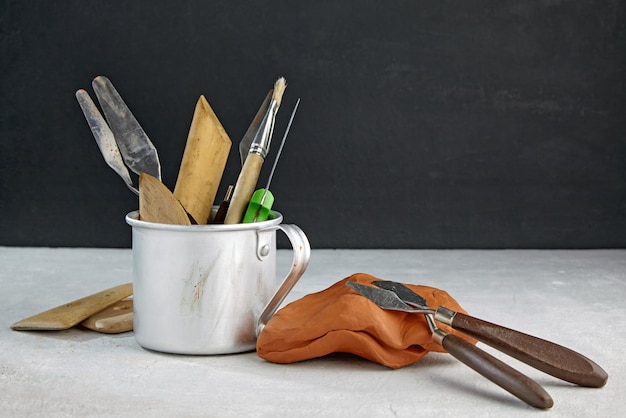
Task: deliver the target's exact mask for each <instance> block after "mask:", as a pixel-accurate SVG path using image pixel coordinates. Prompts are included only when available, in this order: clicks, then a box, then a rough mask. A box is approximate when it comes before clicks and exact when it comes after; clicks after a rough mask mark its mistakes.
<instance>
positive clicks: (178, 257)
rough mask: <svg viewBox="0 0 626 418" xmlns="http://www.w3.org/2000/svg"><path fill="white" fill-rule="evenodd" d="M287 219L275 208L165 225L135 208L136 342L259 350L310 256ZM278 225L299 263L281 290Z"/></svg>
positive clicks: (166, 347)
mask: <svg viewBox="0 0 626 418" xmlns="http://www.w3.org/2000/svg"><path fill="white" fill-rule="evenodd" d="M215 209H216V208H214V210H215ZM282 220H283V217H282V215H281V214H280V213H278V212H272V213H271V215H270V219H268V220H267V221H264V222H256V223H248V224H235V225H191V226H189V225H166V224H158V223H151V222H144V221H141V220H139V213H138V212H137V211H134V212H131V213H129V214H128V215H127V216H126V222H127V223H128V224H129V225H130V226H131V227H132V246H133V304H134V332H135V339H136V341H137V343H138V344H139V345H141V346H142V347H144V348H147V349H150V350H155V351H161V352H167V353H178V354H227V353H238V352H244V351H250V350H253V349H254V348H255V346H256V337H257V335H258V334H259V333H260V332H261V330H262V328H263V326H264V325H265V323H266V322H267V321H268V320H269V319H270V318H271V316H272V315H273V314H274V313H275V312H276V310H277V309H278V307H279V305H280V304H281V302H282V301H283V300H284V298H285V296H286V295H287V294H288V293H289V291H290V290H291V289H292V288H293V286H294V285H295V284H296V282H297V281H298V280H299V279H300V277H301V276H302V274H303V273H304V271H305V270H306V267H307V265H308V263H309V258H310V255H311V248H310V244H309V241H308V239H307V237H306V235H305V234H304V232H303V231H302V230H301V229H300V228H299V227H298V226H296V225H282V224H281V222H282ZM277 230H281V231H283V232H284V233H285V234H286V235H287V237H288V238H289V241H290V242H291V246H292V247H293V263H292V266H291V269H290V271H289V273H288V274H287V276H286V277H285V279H284V280H283V281H282V283H281V285H280V286H279V287H278V289H277V290H276V286H275V278H276V231H277Z"/></svg>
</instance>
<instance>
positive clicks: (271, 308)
mask: <svg viewBox="0 0 626 418" xmlns="http://www.w3.org/2000/svg"><path fill="white" fill-rule="evenodd" d="M278 229H280V230H282V231H283V232H284V233H285V235H287V238H289V242H290V243H291V247H292V248H293V261H292V263H291V270H290V271H289V273H288V274H287V277H285V279H284V280H283V282H282V283H281V285H280V287H279V288H278V290H276V292H275V293H274V296H272V298H271V299H270V301H269V302H267V305H265V308H264V309H263V312H262V313H261V316H259V320H258V322H257V327H256V335H257V336H258V335H259V334H260V333H261V331H262V330H263V328H264V327H265V324H267V321H269V320H270V318H271V317H272V315H274V313H275V312H276V310H277V309H278V307H279V306H280V304H281V303H282V301H283V300H284V299H285V297H286V296H287V294H288V293H289V292H290V291H291V289H292V288H293V287H294V286H295V284H296V283H297V282H298V280H299V279H300V277H302V275H303V274H304V271H305V270H306V268H307V266H308V265H309V259H310V258H311V245H310V244H309V240H308V238H307V237H306V235H304V232H303V231H302V229H300V227H298V226H297V225H278Z"/></svg>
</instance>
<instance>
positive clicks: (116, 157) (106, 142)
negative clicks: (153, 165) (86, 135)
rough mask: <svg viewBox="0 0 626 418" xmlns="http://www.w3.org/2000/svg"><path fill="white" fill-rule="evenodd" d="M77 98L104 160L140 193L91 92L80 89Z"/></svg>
mask: <svg viewBox="0 0 626 418" xmlns="http://www.w3.org/2000/svg"><path fill="white" fill-rule="evenodd" d="M76 100H78V104H79V105H80V108H81V110H82V111H83V114H84V115H85V119H87V124H88V125H89V128H90V129H91V133H92V134H93V136H94V138H95V139H96V143H97V144H98V148H100V153H101V154H102V156H103V157H104V161H106V163H107V164H108V165H109V167H111V168H112V169H113V171H115V172H116V173H117V174H118V175H119V176H120V177H121V178H122V179H123V180H124V183H126V185H127V186H128V188H129V189H131V190H132V191H133V192H134V193H135V194H139V191H138V190H137V189H136V188H135V187H134V186H133V181H132V180H131V178H130V174H129V173H128V169H127V168H126V166H125V165H124V161H123V160H122V156H121V155H120V150H119V148H118V147H117V143H116V142H115V137H114V136H113V132H111V129H110V128H109V125H107V123H106V121H105V120H104V118H103V117H102V115H101V114H100V111H99V110H98V108H97V107H96V104H95V103H94V102H93V100H91V97H89V93H87V92H86V91H85V90H82V89H81V90H78V91H77V92H76Z"/></svg>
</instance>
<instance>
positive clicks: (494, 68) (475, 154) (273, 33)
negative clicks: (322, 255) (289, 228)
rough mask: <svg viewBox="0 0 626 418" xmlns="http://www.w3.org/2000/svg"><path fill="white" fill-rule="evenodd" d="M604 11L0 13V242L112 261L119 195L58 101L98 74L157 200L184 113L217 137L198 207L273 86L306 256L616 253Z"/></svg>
mask: <svg viewBox="0 0 626 418" xmlns="http://www.w3.org/2000/svg"><path fill="white" fill-rule="evenodd" d="M625 12H626V3H625V2H622V1H617V0H615V1H583V0H580V1H576V0H572V1H565V0H563V1H558V0H541V1H524V0H516V1H416V0H409V1H385V2H383V1H345V0H344V1H335V0H333V1H284V2H278V1H274V2H264V1H206V0H204V1H165V0H151V1H85V0H76V1H8V0H2V1H0V19H1V22H0V25H1V34H0V36H1V39H2V42H1V57H2V62H1V97H2V100H1V104H0V106H1V108H0V122H1V126H0V245H20V246H103V247H108V246H113V247H125V246H128V245H130V228H129V227H128V226H127V225H126V224H125V222H124V215H125V214H126V213H127V212H128V211H130V210H133V209H135V208H136V207H137V198H136V196H134V195H133V194H132V193H130V192H129V191H128V190H127V189H126V188H125V186H124V185H123V183H122V181H121V180H120V179H119V178H118V177H117V175H116V174H115V173H114V172H113V171H112V170H110V169H109V168H108V167H107V166H106V165H105V163H104V161H103V160H102V157H101V155H100V153H99V151H98V149H97V147H96V144H95V141H94V139H93V137H92V135H91V132H90V130H89V128H88V126H87V124H86V122H85V120H84V118H83V115H82V113H81V111H80V108H79V107H78V104H77V102H76V100H75V98H74V92H75V91H76V90H77V89H78V88H87V89H89V90H90V91H91V88H90V84H91V80H92V79H93V77H95V76H96V75H100V74H103V75H106V76H108V77H109V78H110V79H111V80H112V81H113V83H114V84H115V85H116V87H117V88H118V90H119V91H120V93H121V95H122V97H124V98H125V99H126V102H127V103H128V104H129V106H130V108H131V110H133V112H134V114H135V116H136V117H137V118H138V120H139V122H140V123H141V124H142V126H143V128H144V129H145V130H146V131H147V133H148V135H149V136H150V137H151V139H152V141H153V142H154V144H155V145H156V147H157V149H158V151H159V155H160V158H161V164H162V166H163V177H164V182H165V184H166V185H168V186H169V187H173V185H174V183H175V181H176V176H177V173H178V167H179V164H180V160H181V156H182V152H183V149H184V145H185V141H186V138H187V132H188V129H189V124H190V122H191V117H192V114H193V108H194V105H195V102H196V100H197V99H198V97H199V96H200V95H201V94H203V95H205V96H206V98H207V99H208V101H209V102H210V103H211V105H212V107H213V108H214V110H215V112H216V113H217V115H218V116H219V118H220V120H221V122H222V124H223V125H224V127H225V129H226V131H227V132H228V134H229V135H230V137H231V139H232V141H233V148H232V150H231V157H230V160H229V162H228V167H227V169H226V171H225V173H224V178H223V186H222V187H221V188H220V192H219V193H218V196H222V195H223V192H224V190H225V186H226V184H227V183H228V182H234V181H235V179H236V178H237V175H238V172H239V168H240V164H239V158H238V155H237V151H236V150H237V144H238V142H239V140H240V139H241V136H242V135H243V133H244V132H245V130H246V128H247V126H248V124H249V122H250V120H251V118H252V116H253V115H254V113H255V112H256V109H257V108H258V105H259V104H260V102H261V100H262V99H263V97H264V96H265V93H266V92H267V90H268V89H269V88H271V86H272V84H273V83H274V81H275V80H276V78H277V77H278V76H285V77H286V79H287V82H288V84H289V85H288V87H287V91H286V93H285V97H284V101H283V107H282V111H281V112H280V113H279V118H278V121H277V127H276V132H277V135H276V137H278V138H280V137H281V136H282V132H283V129H284V127H285V126H286V122H287V120H288V116H289V113H290V110H291V108H292V106H293V105H294V103H295V101H296V99H297V98H298V97H301V98H302V103H301V106H300V109H299V111H298V114H297V116H296V119H295V121H294V125H293V127H292V130H291V133H290V136H289V139H288V141H287V144H286V145H285V149H284V152H283V155H282V157H281V161H280V163H279V165H278V168H277V172H276V176H275V177H274V181H273V185H272V189H273V191H274V194H275V195H276V198H277V201H276V204H275V208H276V209H277V210H279V211H281V212H283V213H284V214H285V218H286V222H289V223H297V224H298V225H300V226H301V227H302V228H303V229H304V230H305V231H306V232H307V234H308V236H309V238H310V240H311V243H312V246H313V247H314V248H325V247H326V248H328V247H330V248H402V247H404V248H589V247H624V246H626V112H625V110H626V106H625V105H626V95H625V93H626V88H625V87H626V19H625V18H626V13H625ZM276 142H277V141H276ZM277 148H278V147H277V146H274V147H273V153H271V155H270V157H269V158H268V160H269V161H273V156H274V154H275V152H276V150H277ZM270 166H271V164H269V163H267V164H266V165H265V167H264V172H263V174H262V176H261V179H262V183H264V182H265V179H266V178H267V175H268V171H269V170H268V169H269V168H270Z"/></svg>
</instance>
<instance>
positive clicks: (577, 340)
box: [0, 247, 626, 418]
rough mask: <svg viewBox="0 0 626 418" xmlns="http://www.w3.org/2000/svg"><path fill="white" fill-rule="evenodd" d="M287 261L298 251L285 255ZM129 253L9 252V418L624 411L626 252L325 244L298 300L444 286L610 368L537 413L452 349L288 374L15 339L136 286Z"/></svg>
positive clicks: (251, 359)
mask: <svg viewBox="0 0 626 418" xmlns="http://www.w3.org/2000/svg"><path fill="white" fill-rule="evenodd" d="M278 258H279V260H278V261H279V264H280V265H284V266H287V265H288V264H289V263H290V260H291V252H290V251H288V250H280V251H279V256H278ZM131 270H132V253H131V250H127V249H64V248H61V249H51V248H13V247H0V294H1V295H2V303H1V304H0V318H2V326H1V327H0V416H2V417H65V416H80V417H95V416H97V417H144V418H145V417H162V416H163V417H254V416H258V417H356V416H365V417H370V416H372V417H461V416H469V417H474V416H476V417H528V416H542V417H598V418H599V417H617V416H624V415H623V414H624V409H625V408H626V401H625V398H626V385H625V379H626V361H625V360H624V349H625V347H626V332H625V331H626V327H625V325H626V319H625V318H626V305H625V302H624V301H625V299H626V250H584V251H561V250H559V251H552V250H551V251H547V250H541V251H539V250H524V251H514V250H498V251H465V250H463V251H460V250H459V251H457V250H445V251H435V250H426V251H422V250H314V251H313V253H312V258H311V263H310V265H309V269H308V270H307V272H306V273H305V275H304V276H303V277H302V279H301V280H300V282H299V283H298V284H297V285H296V286H295V288H294V289H293V291H292V293H291V294H290V295H289V296H288V297H287V300H286V301H285V303H287V302H290V301H293V300H295V299H298V298H300V297H302V296H304V295H306V294H308V293H312V292H317V291H320V290H323V289H325V288H327V287H328V286H330V285H332V284H333V283H335V282H337V281H338V280H340V279H343V278H344V277H347V276H349V275H350V274H352V273H356V272H365V273H369V274H372V275H374V276H377V277H379V278H383V279H388V280H396V281H401V282H405V283H418V284H426V285H431V286H436V287H439V288H442V289H445V290H447V291H448V292H449V293H450V294H451V295H452V296H453V297H454V298H456V299H457V300H458V301H459V302H460V303H461V305H463V306H464V307H465V308H466V309H467V310H468V311H469V312H470V314H472V315H474V316H477V317H479V318H483V319H486V320H490V321H492V322H497V323H499V324H502V325H505V326H508V327H510V328H514V329H518V330H520V331H524V332H527V333H530V334H533V335H537V336H539V337H543V338H547V339H550V340H552V341H554V342H557V343H559V344H562V345H565V346H567V347H570V348H572V349H574V350H576V351H579V352H581V353H582V354H584V355H586V356H588V357H590V358H591V359H593V360H594V361H596V362H597V363H599V364H600V365H601V366H602V367H604V368H605V370H606V371H607V372H608V373H609V381H608V383H607V385H606V386H605V387H604V388H601V389H589V388H580V387H576V386H574V385H571V384H568V383H565V382H562V381H559V380H557V379H555V378H553V377H551V376H548V375H545V374H543V373H541V372H539V371H537V370H534V369H532V368H530V367H528V366H526V365H524V364H522V363H519V362H517V361H516V360H512V359H509V358H507V357H505V356H502V355H500V353H497V352H495V351H493V350H491V349H490V348H489V347H486V346H484V345H483V344H479V346H480V347H482V348H484V349H485V350H487V351H490V352H492V353H494V354H495V355H497V356H498V357H500V358H502V359H503V360H505V361H506V362H508V363H509V364H511V365H513V366H514V367H516V368H518V369H519V370H521V371H523V372H524V373H526V374H528V375H529V376H530V377H532V378H534V379H535V380H537V381H538V382H539V383H540V384H542V385H543V386H544V387H545V388H546V390H547V391H548V392H549V393H550V394H551V395H552V397H553V399H554V407H553V408H552V409H551V410H549V411H540V410H537V409H534V408H532V407H529V406H527V405H526V404H524V403H523V402H521V401H519V400H517V399H516V398H514V397H512V396H511V395H509V394H508V393H506V392H505V391H503V390H502V389H500V388H499V387H497V386H495V385H494V384H492V383H491V382H489V381H487V380H486V379H484V378H483V377H481V376H480V375H478V374H477V373H475V372H474V371H472V370H471V369H469V368H468V367H466V366H464V365H463V364H461V363H460V362H458V361H457V360H455V359H454V358H452V357H451V356H450V355H448V354H440V353H431V354H429V355H427V356H426V357H425V358H424V359H423V360H422V361H420V362H418V363H416V364H414V365H411V366H408V367H405V368H402V369H399V370H390V369H387V368H385V367H383V366H380V365H378V364H374V363H370V362H368V361H366V360H362V359H360V358H358V357H354V356H348V355H333V356H328V357H325V358H320V359H315V360H310V361H305V362H301V363H298V364H291V365H277V364H272V363H269V362H266V361H264V360H262V359H260V358H259V357H257V355H256V354H255V353H254V352H250V353H244V354H235V355H221V356H181V355H170V354H161V353H156V352H152V351H148V350H145V349H142V348H141V347H139V346H138V345H137V343H136V342H135V340H134V337H133V333H132V332H129V333H124V334H118V335H105V334H99V333H96V332H92V331H88V330H85V329H78V328H74V329H70V330H67V331H59V332H56V331H53V332H17V331H12V330H11V329H10V328H9V327H10V325H11V324H12V323H14V322H16V321H18V320H20V319H23V318H25V317H28V316H31V315H33V314H35V313H38V312H41V311H44V310H47V309H49V308H52V307H55V306H58V305H61V304H63V303H67V302H70V301H73V300H75V299H78V298H81V297H83V296H86V295H88V294H91V293H95V292H98V291H100V290H103V289H105V288H108V287H112V286H115V285H118V284H122V283H126V282H130V281H131V274H132V271H131Z"/></svg>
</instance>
